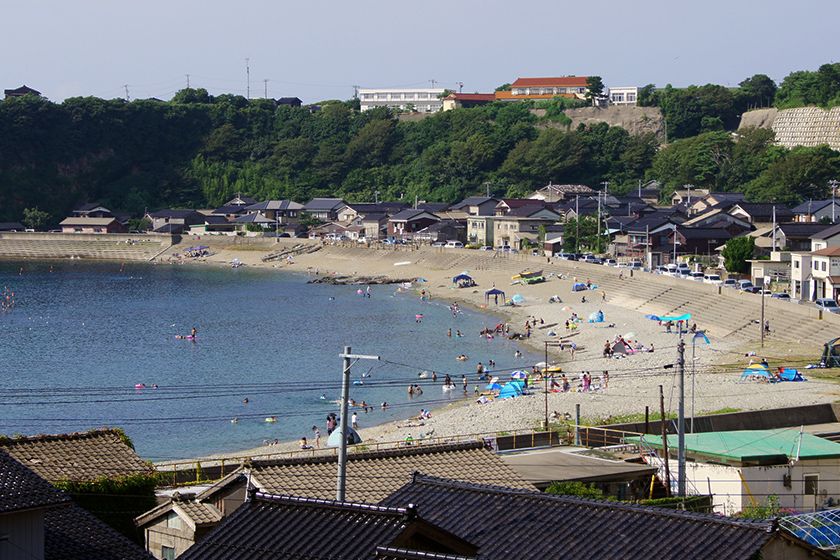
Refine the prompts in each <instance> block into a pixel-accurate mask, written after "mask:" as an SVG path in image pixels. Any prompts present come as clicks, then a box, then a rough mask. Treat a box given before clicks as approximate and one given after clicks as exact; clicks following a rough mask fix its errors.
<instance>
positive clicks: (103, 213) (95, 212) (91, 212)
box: [73, 202, 116, 218]
mask: <svg viewBox="0 0 840 560" xmlns="http://www.w3.org/2000/svg"><path fill="white" fill-rule="evenodd" d="M73 216H76V217H80V218H113V217H116V216H115V215H114V213H113V212H111V211H110V210H109V209H108V208H106V207H105V206H103V205H101V204H99V203H98V202H88V203H86V204H82V205H80V206H78V207H77V208H75V209H74V210H73Z"/></svg>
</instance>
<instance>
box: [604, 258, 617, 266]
mask: <svg viewBox="0 0 840 560" xmlns="http://www.w3.org/2000/svg"><path fill="white" fill-rule="evenodd" d="M603 264H604V266H618V261H616V260H615V259H604V263H603Z"/></svg>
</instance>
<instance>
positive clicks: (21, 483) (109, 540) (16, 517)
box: [0, 450, 151, 560]
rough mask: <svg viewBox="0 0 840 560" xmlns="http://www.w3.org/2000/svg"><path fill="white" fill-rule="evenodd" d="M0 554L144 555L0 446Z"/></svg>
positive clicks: (7, 559) (52, 559)
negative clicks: (0, 448)
mask: <svg viewBox="0 0 840 560" xmlns="http://www.w3.org/2000/svg"><path fill="white" fill-rule="evenodd" d="M0 558H2V559H3V560H87V559H92V558H96V559H97V560H149V559H150V558H151V557H150V556H149V555H148V554H146V553H145V552H144V551H143V549H141V548H140V547H139V546H137V545H136V544H134V543H133V542H131V541H130V540H128V539H127V538H126V537H124V536H123V535H121V534H119V533H117V532H116V531H115V530H114V529H112V528H111V527H109V526H107V525H106V524H105V523H103V522H101V521H99V520H98V519H97V518H95V517H94V516H92V515H91V514H89V513H88V512H86V511H85V510H83V509H82V508H80V507H79V506H77V505H75V504H74V503H73V501H72V500H71V498H70V496H69V495H67V494H64V493H63V492H61V491H59V490H57V489H56V488H54V487H53V486H52V485H51V484H50V483H49V482H47V481H46V480H44V479H43V478H41V477H40V476H38V475H37V474H35V473H34V472H33V471H32V470H31V469H29V468H27V467H26V466H24V465H23V464H21V462H20V461H18V460H16V459H15V458H13V457H12V456H11V455H9V454H8V453H7V452H5V451H3V450H0Z"/></svg>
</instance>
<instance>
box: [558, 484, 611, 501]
mask: <svg viewBox="0 0 840 560" xmlns="http://www.w3.org/2000/svg"><path fill="white" fill-rule="evenodd" d="M545 492H546V494H556V495H559V496H579V497H581V498H589V499H593V500H604V499H607V498H606V496H604V492H603V491H601V490H600V489H598V488H595V485H594V484H584V483H583V482H552V483H551V486H549V487H548V488H546V490H545Z"/></svg>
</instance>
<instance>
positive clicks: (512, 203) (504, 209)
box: [493, 198, 549, 216]
mask: <svg viewBox="0 0 840 560" xmlns="http://www.w3.org/2000/svg"><path fill="white" fill-rule="evenodd" d="M524 206H530V207H532V208H547V207H549V204H548V203H546V202H545V201H544V200H538V199H535V198H503V199H502V200H500V201H499V203H498V204H496V208H495V209H494V211H493V213H494V215H496V216H504V215H506V214H507V213H509V212H510V211H511V210H514V209H516V208H522V207H524Z"/></svg>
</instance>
